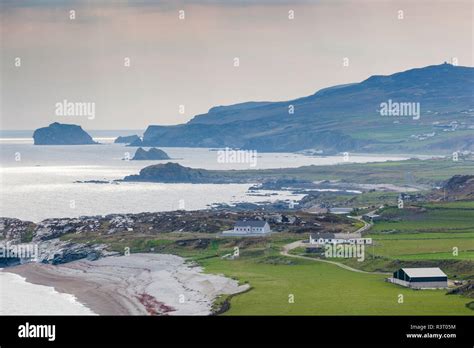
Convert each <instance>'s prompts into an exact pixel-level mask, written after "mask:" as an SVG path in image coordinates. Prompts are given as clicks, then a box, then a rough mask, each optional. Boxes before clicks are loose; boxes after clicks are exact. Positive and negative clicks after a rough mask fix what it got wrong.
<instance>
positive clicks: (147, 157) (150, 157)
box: [132, 147, 170, 161]
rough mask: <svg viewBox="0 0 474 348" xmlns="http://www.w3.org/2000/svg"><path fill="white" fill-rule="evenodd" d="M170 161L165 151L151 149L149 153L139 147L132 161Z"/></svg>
mask: <svg viewBox="0 0 474 348" xmlns="http://www.w3.org/2000/svg"><path fill="white" fill-rule="evenodd" d="M167 159H170V157H169V156H168V154H167V153H166V152H164V151H163V150H160V149H157V148H154V147H153V148H151V149H149V150H148V151H147V150H145V149H143V148H141V147H139V148H138V149H137V151H136V152H135V156H133V158H132V161H155V160H167Z"/></svg>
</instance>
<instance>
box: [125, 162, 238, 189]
mask: <svg viewBox="0 0 474 348" xmlns="http://www.w3.org/2000/svg"><path fill="white" fill-rule="evenodd" d="M123 180H124V181H145V182H167V183H201V184H202V183H225V182H232V180H235V179H230V181H229V179H228V178H227V177H226V176H224V175H218V174H215V173H214V172H212V171H210V170H206V169H194V168H188V167H183V166H181V165H179V164H178V163H171V162H168V163H165V164H155V165H152V166H148V167H145V168H143V169H142V170H140V174H138V175H128V176H126V177H125V178H124V179H123Z"/></svg>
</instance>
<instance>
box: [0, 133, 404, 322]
mask: <svg viewBox="0 0 474 348" xmlns="http://www.w3.org/2000/svg"><path fill="white" fill-rule="evenodd" d="M32 134H33V131H0V191H1V199H0V216H1V217H11V218H19V219H23V220H28V221H33V222H39V221H41V220H43V219H46V218H58V217H78V216H93V215H106V214H111V213H140V212H158V211H171V210H176V209H186V210H197V209H205V208H208V207H210V206H212V205H213V204H218V203H226V204H235V203H239V202H254V203H258V202H264V201H275V200H288V201H297V200H299V199H301V198H302V195H300V194H293V193H292V192H284V191H283V192H282V191H276V192H270V191H268V192H265V191H262V192H261V194H262V195H257V196H256V195H254V194H250V192H249V191H248V190H249V187H250V186H252V185H251V184H219V185H215V184H162V183H133V182H119V183H117V182H114V180H117V179H123V178H124V177H125V176H126V175H130V174H138V172H139V171H140V169H142V168H144V167H146V166H148V165H152V164H157V163H166V162H176V163H179V164H181V165H183V166H186V167H191V168H203V169H215V170H219V169H220V170H224V169H235V170H241V169H252V170H258V169H270V168H292V167H300V166H304V165H336V164H339V163H345V162H357V163H367V162H382V161H387V160H401V159H406V158H408V157H407V156H378V155H353V154H349V155H348V156H347V154H346V156H343V155H340V156H325V157H323V156H305V155H302V154H294V153H258V154H257V160H256V161H247V162H245V161H242V162H243V163H233V162H232V161H231V160H229V161H227V162H226V161H222V158H221V159H219V153H218V151H216V149H207V148H177V147H167V148H161V149H162V150H164V151H165V152H166V153H167V154H168V155H169V156H170V157H171V160H164V161H130V160H126V159H127V158H130V157H133V154H134V153H135V150H136V148H135V147H127V146H125V145H124V144H115V143H114V139H115V138H116V137H117V136H119V135H132V134H141V132H137V131H135V130H121V131H90V132H89V134H91V136H92V137H93V138H94V140H96V141H97V142H99V143H100V144H98V145H78V146H46V145H45V146H39V145H33V139H32ZM89 180H101V181H107V183H101V184H99V183H78V182H79V181H89ZM265 193H268V194H265ZM2 314H5V315H8V314H78V315H81V314H93V313H92V312H91V311H90V310H89V309H88V308H86V307H84V306H83V305H81V304H80V303H78V302H77V301H76V300H75V298H74V297H73V296H72V295H68V294H60V293H58V292H56V291H55V290H54V289H53V288H50V287H45V286H41V285H35V284H30V283H27V282H26V281H25V280H24V279H23V278H22V277H19V276H17V275H15V274H11V273H6V272H0V315H2Z"/></svg>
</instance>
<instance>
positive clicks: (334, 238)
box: [309, 233, 372, 245]
mask: <svg viewBox="0 0 474 348" xmlns="http://www.w3.org/2000/svg"><path fill="white" fill-rule="evenodd" d="M309 244H312V245H325V244H372V238H361V235H360V233H315V234H312V235H310V236H309Z"/></svg>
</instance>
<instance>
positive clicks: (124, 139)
mask: <svg viewBox="0 0 474 348" xmlns="http://www.w3.org/2000/svg"><path fill="white" fill-rule="evenodd" d="M135 141H141V139H140V137H139V136H138V135H136V134H134V135H128V136H120V137H118V138H117V139H115V141H114V143H116V144H131V143H133V142H135Z"/></svg>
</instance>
